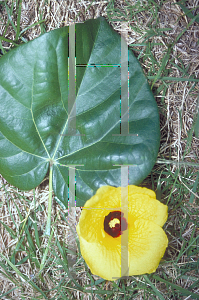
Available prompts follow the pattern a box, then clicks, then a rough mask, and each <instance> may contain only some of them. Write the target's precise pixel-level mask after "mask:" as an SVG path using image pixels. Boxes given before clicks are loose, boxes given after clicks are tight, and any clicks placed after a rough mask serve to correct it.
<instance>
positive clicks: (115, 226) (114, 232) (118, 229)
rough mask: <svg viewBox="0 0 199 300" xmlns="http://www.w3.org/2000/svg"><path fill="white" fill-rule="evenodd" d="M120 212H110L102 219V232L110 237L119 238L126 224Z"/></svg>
mask: <svg viewBox="0 0 199 300" xmlns="http://www.w3.org/2000/svg"><path fill="white" fill-rule="evenodd" d="M123 215H124V213H122V212H121V211H112V212H110V213H109V214H108V215H107V216H106V217H105V218H104V230H105V231H106V233H108V234H109V235H111V236H112V237H114V238H115V237H118V236H120V235H121V234H122V233H123V231H124V230H126V229H127V227H128V224H127V222H126V219H125V218H124V217H123Z"/></svg>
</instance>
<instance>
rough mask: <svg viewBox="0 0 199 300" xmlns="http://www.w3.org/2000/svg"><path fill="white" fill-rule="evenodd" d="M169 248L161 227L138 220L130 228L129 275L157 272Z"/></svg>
mask: <svg viewBox="0 0 199 300" xmlns="http://www.w3.org/2000/svg"><path fill="white" fill-rule="evenodd" d="M167 246H168V239H167V236H166V234H165V232H164V230H163V229H162V228H161V227H160V226H158V225H156V224H155V223H153V222H151V221H148V220H136V221H135V222H134V224H133V225H132V226H131V227H130V228H129V243H128V250H129V275H141V274H145V273H149V274H150V273H152V272H155V270H156V269H157V267H158V265H159V262H160V260H161V258H162V257H163V255H164V253H165V250H166V247H167Z"/></svg>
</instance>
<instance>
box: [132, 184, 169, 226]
mask: <svg viewBox="0 0 199 300" xmlns="http://www.w3.org/2000/svg"><path fill="white" fill-rule="evenodd" d="M128 203H129V205H128V210H129V211H128V213H129V215H132V216H133V218H134V219H144V220H150V221H153V222H154V223H156V224H157V225H159V226H163V225H164V223H165V222H166V220H167V218H168V207H167V205H164V204H162V203H161V202H160V201H158V200H156V194H155V192H153V191H152V190H149V189H147V188H141V187H137V186H134V185H129V186H128Z"/></svg>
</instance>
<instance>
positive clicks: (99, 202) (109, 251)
mask: <svg viewBox="0 0 199 300" xmlns="http://www.w3.org/2000/svg"><path fill="white" fill-rule="evenodd" d="M167 209H168V208H167V206H166V205H163V204H162V203H160V202H159V201H158V200H156V195H155V193H154V192H153V191H151V190H149V189H146V188H141V187H136V186H128V230H129V238H128V248H129V249H128V250H129V276H131V275H139V274H144V273H151V272H154V271H155V270H156V268H157V266H158V264H159V262H160V259H161V258H162V256H163V255H164V252H165V249H166V247H167V244H168V240H167V236H166V234H165V233H164V231H163V229H162V228H161V227H160V226H163V224H164V223H165V221H166V219H167ZM117 210H121V187H119V188H115V187H111V186H103V187H101V188H100V189H98V191H97V193H96V194H95V195H94V196H93V197H92V198H91V199H90V200H88V201H87V202H86V204H85V206H84V208H83V211H82V213H81V216H80V220H79V224H78V225H77V228H76V230H77V233H78V235H79V239H80V249H81V253H82V256H83V258H84V259H85V261H86V263H87V264H88V266H89V268H90V269H91V272H92V273H93V274H95V275H98V276H100V277H102V278H104V279H107V280H116V279H114V278H115V277H118V278H119V277H121V236H119V237H117V238H113V237H112V236H110V235H109V234H107V233H106V232H105V231H104V218H105V217H106V216H107V215H108V214H109V213H110V212H111V211H117Z"/></svg>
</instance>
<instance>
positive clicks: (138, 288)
mask: <svg viewBox="0 0 199 300" xmlns="http://www.w3.org/2000/svg"><path fill="white" fill-rule="evenodd" d="M166 2H168V1H163V0H162V1H161V0H160V1H157V0H156V1H155V0H153V1H152V0H149V1H141V0H138V1H136V3H135V4H132V1H125V4H124V5H123V6H122V7H119V5H118V3H120V2H118V1H117V2H116V1H114V0H111V1H109V3H108V5H107V10H106V13H107V15H106V18H107V19H108V20H109V21H111V22H112V24H113V25H114V22H115V21H116V20H117V21H118V20H121V21H128V20H129V21H133V23H131V25H130V28H131V30H133V32H134V33H135V34H136V41H135V42H134V43H132V44H130V48H131V49H132V50H133V51H134V53H135V55H136V56H137V57H138V59H139V61H140V63H141V64H142V67H143V69H144V72H145V74H146V76H147V77H148V80H149V82H150V84H151V87H152V90H153V93H154V95H155V96H157V98H156V99H157V101H158V106H159V110H160V118H161V120H162V122H163V123H165V122H166V119H167V114H168V110H167V104H166V102H165V97H166V95H167V93H168V90H169V91H171V90H172V89H175V87H179V85H184V84H186V88H187V89H188V91H189V94H188V95H189V96H190V97H191V96H192V97H194V96H195V95H197V93H198V87H197V84H198V81H199V79H198V78H196V76H195V75H194V73H193V74H190V65H189V64H186V63H185V60H183V59H182V57H181V55H179V54H178V55H175V53H174V48H175V45H176V44H177V43H178V42H179V40H180V39H181V38H182V36H183V35H184V34H186V32H187V31H188V30H189V29H190V28H191V26H192V25H193V24H194V22H198V17H199V16H198V14H195V15H194V14H193V9H188V10H187V7H186V5H185V1H181V2H180V3H178V4H177V5H179V6H180V7H181V9H182V14H181V18H182V16H183V14H185V15H186V17H187V18H188V23H187V25H186V27H185V28H184V29H183V30H182V31H181V32H180V33H178V34H177V35H175V36H174V35H172V34H170V33H171V31H172V28H170V27H163V28H162V27H160V20H159V12H160V11H161V9H162V8H163V5H164V4H165V3H166ZM10 4H11V5H10ZM0 5H1V8H2V9H4V8H5V10H6V14H7V18H6V23H4V18H3V16H1V15H0V23H1V25H2V24H3V25H5V27H4V32H3V34H2V35H1V36H0V49H1V52H2V54H1V55H5V54H6V52H7V51H9V48H10V46H8V45H11V46H14V47H17V46H18V45H19V44H21V43H26V42H27V38H26V37H25V33H27V32H28V31H29V30H32V29H34V28H36V27H38V26H40V29H41V34H43V33H45V32H46V30H47V29H46V28H47V23H46V21H45V19H44V17H43V13H44V12H43V11H40V13H39V21H37V22H35V23H33V24H32V25H28V26H26V27H24V28H23V29H22V27H21V12H22V1H21V0H19V1H17V0H16V1H14V0H13V1H12V2H11V1H8V0H6V1H0ZM45 5H47V2H45ZM91 5H92V3H91V2H90V4H89V5H88V7H87V10H89V9H90V6H91ZM172 5H173V4H172ZM146 21H148V23H147V25H146ZM132 24H133V25H132ZM8 32H12V34H13V36H14V38H13V39H11V38H9V37H8V36H9V35H8V36H7V33H8ZM177 75H178V76H177ZM174 95H175V93H174ZM177 114H178V116H179V120H180V130H181V131H182V130H183V128H184V127H183V110H182V109H181V110H178V112H177ZM198 116H199V114H198V108H196V110H195V112H194V116H193V123H192V125H191V127H190V128H189V131H188V133H187V136H185V137H181V139H180V141H179V143H182V142H183V143H182V145H184V148H183V149H184V150H183V154H182V155H180V160H178V154H179V151H180V150H179V145H178V144H176V145H175V146H172V147H171V145H170V143H171V141H172V139H171V137H170V136H169V135H168V136H166V137H165V133H164V131H162V138H161V146H162V147H163V146H164V143H166V145H167V146H168V149H167V150H165V151H163V152H160V153H159V156H158V159H157V162H156V165H155V166H154V168H153V170H152V172H151V174H150V175H149V176H148V177H147V178H146V179H145V180H144V182H143V183H142V185H143V186H150V187H151V188H152V189H154V190H155V191H156V193H157V198H158V199H160V200H161V201H162V202H163V203H165V204H167V205H168V207H169V217H168V220H167V222H166V224H165V226H164V230H165V231H166V233H167V236H168V239H169V246H168V248H167V250H166V253H165V256H164V258H163V259H162V261H161V263H160V265H159V267H158V269H157V272H155V273H153V274H150V275H141V276H131V277H129V279H118V280H116V281H115V282H108V281H106V280H104V279H100V278H99V279H96V278H95V277H93V275H92V274H91V272H90V270H89V268H88V266H87V265H86V263H85V261H84V259H83V258H82V256H81V253H80V248H79V241H78V239H77V236H75V239H76V243H77V246H78V251H77V255H76V263H75V265H74V268H73V273H74V274H75V276H74V275H73V277H72V276H71V272H70V270H69V268H68V266H69V262H68V255H69V254H70V252H71V251H70V249H69V247H68V245H67V243H66V240H67V233H66V231H65V228H66V227H65V226H63V231H62V232H61V234H60V228H62V227H60V226H61V225H60V224H67V223H68V221H67V217H68V213H67V211H64V210H63V209H62V208H61V207H59V206H58V205H57V207H58V209H57V212H56V213H55V220H54V222H53V223H52V231H51V236H50V238H49V239H48V238H46V237H45V236H44V225H45V224H42V223H41V219H39V216H40V215H41V214H44V211H45V207H44V203H40V202H39V201H40V199H41V198H40V196H39V195H38V193H37V189H36V190H33V196H32V197H27V196H26V195H25V194H24V193H23V192H21V191H18V190H17V189H15V188H14V187H10V186H9V187H8V185H7V184H4V183H3V181H2V183H1V193H2V195H3V196H2V198H1V200H0V201H1V202H0V209H2V208H3V207H4V206H6V208H7V211H8V216H7V218H9V220H10V224H11V225H9V224H8V223H6V219H5V220H4V219H3V218H2V219H1V217H0V224H1V228H2V230H4V232H7V234H9V236H10V239H11V241H12V244H11V245H10V244H7V246H6V251H5V253H3V254H2V253H0V286H1V284H5V280H7V282H8V283H10V282H11V283H12V285H10V288H9V289H7V290H6V291H5V292H3V291H0V299H15V298H13V295H14V294H12V293H13V292H16V293H17V294H18V295H20V297H21V299H55V300H58V299H77V294H75V293H78V292H79V293H80V294H79V295H80V299H85V297H87V298H86V299H100V300H101V299H145V300H146V299H150V300H151V299H174V300H175V299H199V291H198V286H199V275H198V274H199V258H198V252H199V235H198V224H199V199H198V180H199V171H198V168H199V163H198V157H197V153H196V152H194V149H193V140H194V134H195V136H196V137H197V132H198V118H199V117H198ZM169 121H171V122H172V119H171V117H170V119H169ZM166 139H167V140H166ZM163 148H164V147H163ZM194 153H195V154H194ZM174 156H175V159H174V158H173V157H174ZM13 209H15V213H16V214H17V217H16V215H15V214H13ZM44 215H45V214H44ZM69 225H70V224H69ZM0 241H1V239H0ZM26 268H29V270H30V274H29V275H28V274H26V273H25V272H24V270H25V269H26ZM2 275H3V276H4V283H3V280H2V277H1V276H2ZM8 283H7V285H8ZM28 291H29V292H28ZM28 295H30V296H28ZM28 297H30V298H28ZM140 297H142V298H140ZM18 299H19V298H18Z"/></svg>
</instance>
